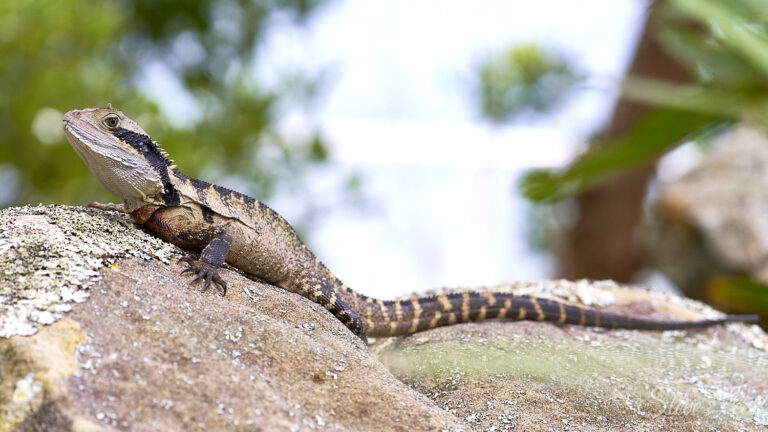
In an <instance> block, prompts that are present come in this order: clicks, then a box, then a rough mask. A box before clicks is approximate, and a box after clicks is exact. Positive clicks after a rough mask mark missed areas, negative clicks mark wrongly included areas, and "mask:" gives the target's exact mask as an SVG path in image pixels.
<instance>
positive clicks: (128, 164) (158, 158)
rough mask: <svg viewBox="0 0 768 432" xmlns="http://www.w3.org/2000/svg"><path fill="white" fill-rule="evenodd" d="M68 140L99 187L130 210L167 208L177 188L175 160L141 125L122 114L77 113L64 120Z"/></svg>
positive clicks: (113, 111) (108, 109)
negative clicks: (166, 196)
mask: <svg viewBox="0 0 768 432" xmlns="http://www.w3.org/2000/svg"><path fill="white" fill-rule="evenodd" d="M63 122H64V131H65V133H66V136H67V140H69V142H70V143H71V144H72V147H74V149H75V151H76V152H77V154H79V155H80V158H82V159H83V161H84V162H85V164H86V165H87V166H88V168H89V169H90V170H91V172H92V173H93V175H94V176H95V177H96V178H97V179H98V180H99V182H100V183H101V184H102V185H103V186H104V187H105V188H107V189H108V190H109V191H110V192H112V193H113V194H115V195H117V196H118V197H120V198H121V199H122V200H123V201H124V202H125V204H126V208H127V209H128V210H129V211H131V210H133V209H136V208H139V207H143V206H145V205H153V204H154V205H162V204H164V200H163V194H164V193H167V192H169V191H168V189H169V188H172V186H171V184H170V182H169V181H168V171H169V169H173V168H174V167H173V166H172V163H173V161H171V160H170V159H168V158H167V155H166V154H165V152H164V151H162V150H161V149H160V148H159V147H158V146H157V144H156V143H155V142H154V141H152V139H151V138H150V137H149V135H147V133H146V132H144V129H142V128H141V127H140V126H139V125H138V124H136V122H134V121H133V120H131V119H129V118H128V117H126V116H125V115H124V114H123V113H122V112H121V111H120V110H117V109H114V108H112V105H111V104H110V105H107V107H106V108H88V109H83V110H72V111H70V112H68V113H66V114H65V115H64V120H63Z"/></svg>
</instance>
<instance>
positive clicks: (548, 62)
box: [478, 43, 579, 122]
mask: <svg viewBox="0 0 768 432" xmlns="http://www.w3.org/2000/svg"><path fill="white" fill-rule="evenodd" d="M478 75H479V77H480V82H479V86H478V87H479V89H478V93H479V99H480V102H481V106H482V114H483V116H484V117H485V118H487V119H490V120H492V121H494V122H503V121H508V120H510V119H511V118H513V117H515V116H517V115H519V114H521V113H523V112H526V111H534V112H542V111H546V110H549V109H551V108H552V107H553V106H555V105H556V104H557V103H559V102H560V101H561V100H562V99H563V98H564V96H565V95H566V94H567V92H568V90H569V89H571V88H572V87H573V84H574V83H575V82H576V81H578V79H579V78H578V77H577V76H576V74H575V72H574V69H573V67H571V66H570V65H569V64H568V62H567V61H566V60H565V59H564V58H562V57H560V56H558V55H556V54H555V53H553V52H550V51H547V50H545V49H543V48H541V47H540V46H538V45H536V44H532V43H524V44H516V45H514V46H512V47H511V48H510V49H509V50H507V51H506V52H503V53H501V54H500V55H496V56H493V57H490V58H489V59H487V60H486V61H484V62H483V63H482V64H481V65H480V67H479V68H478Z"/></svg>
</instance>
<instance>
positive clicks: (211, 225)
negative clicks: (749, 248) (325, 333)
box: [64, 105, 757, 340]
mask: <svg viewBox="0 0 768 432" xmlns="http://www.w3.org/2000/svg"><path fill="white" fill-rule="evenodd" d="M64 129H65V132H66V134H67V138H68V139H69V141H70V143H72V146H73V147H74V148H75V150H76V151H77V152H78V154H79V155H80V156H81V157H82V158H83V160H84V161H85V162H86V164H87V165H88V166H89V168H90V169H91V171H92V172H93V173H94V175H95V176H96V177H97V179H98V180H99V181H100V182H101V183H102V184H103V185H104V186H105V187H107V189H109V190H110V191H112V192H113V193H114V194H115V195H117V196H119V197H120V198H122V199H123V200H124V201H123V204H118V205H115V204H98V203H95V204H94V205H93V206H94V207H97V208H102V209H107V210H122V211H125V212H126V213H128V214H130V215H131V217H132V218H133V219H134V220H135V221H136V222H137V223H139V224H142V225H144V226H145V227H146V228H147V229H149V230H150V231H152V232H153V233H155V234H156V235H157V236H159V237H160V238H162V239H163V240H166V241H168V242H171V243H173V244H176V245H178V246H180V247H182V248H185V249H189V250H193V251H196V252H200V258H199V259H198V260H194V259H192V258H189V257H187V258H185V259H184V260H183V261H185V262H186V263H187V264H188V267H187V269H186V270H184V271H183V273H185V272H193V273H195V275H196V276H195V278H194V279H193V282H194V281H197V280H202V281H203V289H206V288H208V287H209V286H210V285H211V284H212V283H213V284H216V285H218V286H219V287H220V288H221V290H222V295H223V294H225V293H226V287H227V285H226V282H225V281H224V280H223V279H222V278H221V277H220V276H219V274H218V268H219V267H220V266H221V265H222V264H223V263H224V262H227V263H229V264H231V265H233V266H235V267H237V268H239V269H240V270H242V271H244V272H246V273H248V274H251V275H253V276H256V277H258V278H260V279H262V280H264V281H266V282H269V283H272V284H274V285H277V286H279V287H281V288H284V289H286V290H288V291H291V292H294V293H297V294H300V295H302V296H304V297H306V298H308V299H310V300H312V301H314V302H316V303H319V304H320V305H322V306H324V307H325V308H326V309H327V310H329V311H330V312H331V313H332V314H333V315H334V316H335V317H336V318H338V319H339V320H340V321H341V322H342V323H344V325H346V326H347V327H348V328H349V329H350V330H351V331H352V332H353V333H354V334H356V335H358V336H359V337H361V338H362V339H363V340H365V338H366V335H370V336H396V335H404V334H409V333H414V332H419V331H423V330H427V329H431V328H435V327H439V326H444V325H451V324H456V323H462V322H470V321H482V320H489V319H502V320H539V321H550V322H555V323H560V324H578V325H582V326H596V327H608V328H627V329H644V330H669V329H687V328H697V327H705V326H710V325H714V324H721V323H725V322H732V321H753V320H756V319H757V317H756V316H753V315H744V316H738V315H734V316H725V317H723V318H720V319H713V320H701V321H656V320H648V319H642V318H633V317H630V316H624V315H617V314H609V313H602V312H599V311H598V310H595V309H590V308H586V307H583V306H579V305H571V304H566V303H561V302H558V301H554V300H547V299H540V298H535V297H529V296H515V295H511V294H502V293H474V292H465V293H457V294H449V295H438V296H434V297H423V298H418V299H413V300H402V301H382V300H377V299H373V298H370V297H366V296H362V295H360V294H358V293H357V292H355V291H353V290H351V289H349V288H348V287H347V286H346V285H344V284H343V283H342V282H341V281H340V280H339V279H338V278H337V277H336V276H334V275H333V273H331V271H330V270H328V268H327V267H325V265H323V263H321V262H320V260H318V259H317V258H316V257H315V255H314V254H313V253H312V252H311V251H310V250H309V249H307V247H306V246H305V245H304V243H303V242H302V241H301V240H300V239H299V237H298V236H297V235H296V233H295V232H294V230H293V228H292V227H291V226H290V225H289V224H288V222H286V221H285V220H284V219H283V218H282V216H280V215H279V214H277V213H276V212H275V211H273V210H272V209H270V208H269V207H267V206H266V205H264V204H262V203H261V202H259V201H256V200H255V199H253V198H250V197H248V196H246V195H243V194H241V193H238V192H235V191H231V190H229V189H225V188H223V187H220V186H216V185H211V184H210V183H206V182H204V181H200V180H196V179H193V178H189V177H187V176H185V175H183V174H181V173H180V172H179V171H178V170H177V169H176V167H175V166H174V165H173V163H172V161H171V160H170V159H168V157H167V155H166V154H165V152H163V151H162V150H161V149H160V148H159V147H158V145H157V143H155V142H154V141H152V140H151V139H150V138H149V135H147V133H146V132H144V130H143V129H141V127H140V126H138V125H137V124H136V123H135V122H133V121H132V120H131V119H129V118H127V117H125V115H123V113H122V112H120V111H119V110H116V109H113V108H112V107H111V106H109V105H108V106H107V108H91V109H86V110H80V111H77V110H74V111H70V112H68V113H67V114H66V115H65V116H64Z"/></svg>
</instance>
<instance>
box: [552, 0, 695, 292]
mask: <svg viewBox="0 0 768 432" xmlns="http://www.w3.org/2000/svg"><path fill="white" fill-rule="evenodd" d="M656 3H660V2H658V1H657V2H656ZM658 10H659V7H658V6H657V5H654V6H651V13H650V14H649V17H648V20H647V22H646V24H645V29H644V31H643V35H642V37H641V40H640V43H639V44H638V46H637V50H636V51H635V57H634V60H633V61H632V66H631V67H630V70H629V75H632V76H642V77H649V78H658V79H662V80H665V81H670V82H686V81H689V78H690V76H689V73H688V71H686V70H685V69H684V68H683V67H682V66H681V65H680V64H679V63H677V62H676V61H675V60H674V59H672V58H671V57H670V56H668V55H667V54H666V53H665V52H664V50H663V49H662V47H661V44H660V43H659V42H657V40H656V39H655V35H656V34H657V31H656V30H657V28H658V27H657V26H658V25H659V20H660V14H659V13H658ZM650 109H651V108H649V107H648V106H645V105H640V104H637V103H633V102H629V101H626V100H624V99H620V100H619V102H618V104H617V105H616V109H615V110H614V113H613V118H612V119H611V121H610V123H609V124H608V125H607V126H606V128H605V129H604V130H603V131H602V132H600V133H599V134H598V135H597V136H596V137H595V138H593V140H592V144H591V145H593V146H599V145H608V144H604V143H608V142H613V141H615V140H616V139H617V138H621V137H622V136H624V135H625V134H626V133H628V132H629V131H630V130H631V129H632V127H633V126H634V125H635V123H636V122H637V120H638V119H640V118H641V117H642V116H643V115H644V114H646V113H647V112H648V111H649V110H650ZM655 169H656V165H655V163H653V164H648V165H645V166H643V167H641V168H638V169H635V170H633V171H629V172H626V173H623V174H621V175H619V176H617V177H615V178H613V179H610V180H608V181H606V182H604V183H602V184H600V185H599V186H597V187H595V188H593V189H591V190H589V191H586V192H584V193H582V194H581V195H579V196H578V197H577V198H576V202H577V207H578V213H577V220H576V222H575V225H574V226H573V228H571V230H570V232H568V233H567V234H566V235H565V236H564V240H563V243H562V245H561V246H560V250H559V257H558V259H559V272H560V275H561V276H562V277H564V278H569V279H577V278H590V279H614V280H617V281H621V282H627V281H630V280H631V279H632V277H633V275H634V274H635V273H636V272H637V271H638V270H639V269H640V268H641V267H642V266H643V264H644V262H645V259H644V256H643V251H642V248H641V245H640V243H639V241H638V238H637V234H638V225H639V223H640V221H641V218H642V211H643V201H644V198H645V194H646V189H647V185H648V181H649V180H650V179H651V177H652V176H653V175H654V173H655Z"/></svg>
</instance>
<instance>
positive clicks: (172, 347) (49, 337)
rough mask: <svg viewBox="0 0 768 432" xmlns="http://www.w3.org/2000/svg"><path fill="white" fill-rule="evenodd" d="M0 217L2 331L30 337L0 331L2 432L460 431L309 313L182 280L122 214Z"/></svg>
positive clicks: (231, 279) (309, 308)
mask: <svg viewBox="0 0 768 432" xmlns="http://www.w3.org/2000/svg"><path fill="white" fill-rule="evenodd" d="M0 221H1V222H2V225H0V226H2V227H3V229H2V231H0V238H2V241H3V242H4V243H3V244H6V245H7V244H10V245H11V246H10V247H6V248H5V249H4V251H3V253H2V254H0V268H3V269H4V271H3V272H0V273H3V275H2V276H0V277H1V278H2V279H0V287H2V288H1V289H2V295H3V302H2V303H0V304H2V309H0V311H2V323H3V333H4V336H6V337H7V336H9V333H12V332H16V333H18V334H24V335H28V334H30V333H35V332H34V329H37V330H38V331H37V332H36V333H35V334H34V336H21V335H16V336H13V337H10V338H8V339H0V377H1V380H0V431H10V430H17V431H27V430H56V431H66V430H78V431H91V430H131V431H157V430H162V431H173V430H175V431H187V430H222V431H223V430H227V431H235V430H243V431H257V430H264V431H272V430H286V431H289V430H315V429H317V430H350V431H364V430H372V431H374V430H375V431H378V430H392V431H398V430H400V431H406V430H407V431H419V430H422V431H435V430H459V429H461V428H462V424H461V422H460V421H458V420H457V419H456V418H454V417H453V416H451V415H450V414H448V413H446V412H445V411H443V410H441V409H440V408H438V407H437V406H436V405H435V404H434V403H432V402H431V401H429V400H428V399H427V398H426V397H424V396H423V395H421V394H419V393H417V392H415V391H413V390H411V389H409V388H408V387H407V386H406V385H405V384H403V383H402V382H400V381H398V380H397V379H395V378H394V377H393V376H392V374H391V373H390V372H389V371H387V369H386V368H385V367H384V366H383V365H382V364H381V363H380V362H379V361H378V360H377V359H376V358H375V357H373V356H372V354H371V353H370V352H369V350H368V349H367V348H366V347H365V345H364V344H363V343H362V342H361V341H360V340H359V339H358V338H357V337H355V336H354V335H352V334H351V333H350V332H349V331H347V329H346V328H345V327H344V326H343V325H342V324H341V323H339V322H338V321H337V320H336V319H335V318H333V316H332V315H330V314H329V313H327V311H325V310H324V309H323V308H322V307H321V306H319V305H317V304H314V303H312V302H309V301H307V300H305V299H303V298H301V297H299V296H297V295H295V294H291V293H288V292H286V291H284V290H281V289H279V288H276V287H273V286H270V285H266V284H262V283H258V282H254V281H251V280H249V279H247V278H245V277H243V276H241V275H239V274H237V273H236V272H234V271H225V272H223V274H224V276H223V277H224V278H225V279H226V281H227V283H228V285H229V291H228V293H227V296H226V297H221V296H220V295H218V294H216V293H215V292H214V290H210V291H208V292H199V291H198V290H197V289H194V288H190V287H188V286H187V282H188V280H189V276H181V275H179V272H180V271H181V269H182V266H181V265H178V264H175V262H176V259H175V258H177V257H178V256H180V254H178V252H177V251H176V249H175V247H172V246H170V245H167V244H164V243H163V242H157V241H156V239H154V238H153V237H151V236H150V235H149V234H147V233H144V232H143V231H141V230H140V229H138V228H136V227H135V226H134V225H133V224H132V223H130V222H129V221H128V220H127V218H125V217H123V216H122V215H117V214H109V213H102V212H96V211H91V210H83V209H79V208H71V207H60V206H56V207H37V208H21V209H6V210H3V211H1V212H0ZM86 227H87V228H86ZM81 228H84V229H83V231H78V230H80V229H81ZM46 238H47V239H48V240H47V242H45V241H43V240H42V239H46ZM86 245H91V246H90V247H86ZM108 255H112V256H115V257H117V256H120V258H107V256H108ZM153 256H155V257H160V258H159V259H158V258H152V257H153ZM102 260H103V261H104V263H102ZM164 261H166V262H170V264H167V263H165V262H164ZM105 264H106V267H104V265H105ZM94 271H96V273H94ZM86 286H87V287H89V288H88V289H85V290H84V289H83V288H84V287H86ZM85 293H88V295H87V296H85V295H84V294H85ZM85 297H87V301H84V302H80V303H78V302H75V301H74V300H73V299H77V300H78V301H80V300H83V299H85ZM68 309H71V310H70V311H69V312H68V313H66V314H62V311H65V310H68ZM51 311H53V312H51ZM46 312H50V313H46ZM41 314H44V315H45V316H46V317H47V318H45V319H44V320H41V319H40V315H41ZM40 323H42V324H48V325H47V326H41V325H39V324H40ZM14 428H16V429H14Z"/></svg>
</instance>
